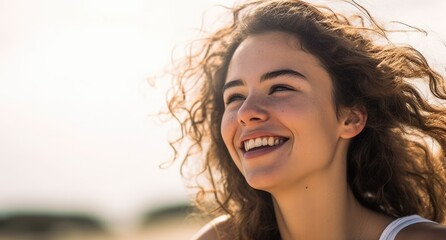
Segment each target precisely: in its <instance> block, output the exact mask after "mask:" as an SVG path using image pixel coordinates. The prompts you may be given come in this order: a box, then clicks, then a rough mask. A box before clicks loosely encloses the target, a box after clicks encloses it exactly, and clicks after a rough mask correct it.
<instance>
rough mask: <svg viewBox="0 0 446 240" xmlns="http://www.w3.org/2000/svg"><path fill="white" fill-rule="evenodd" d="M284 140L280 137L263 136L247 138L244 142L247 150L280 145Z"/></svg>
mask: <svg viewBox="0 0 446 240" xmlns="http://www.w3.org/2000/svg"><path fill="white" fill-rule="evenodd" d="M282 142H283V139H282V138H279V137H262V138H255V139H249V140H246V141H245V142H244V143H243V144H244V147H245V151H249V150H251V149H253V148H257V147H262V146H275V145H279V144H281V143H282Z"/></svg>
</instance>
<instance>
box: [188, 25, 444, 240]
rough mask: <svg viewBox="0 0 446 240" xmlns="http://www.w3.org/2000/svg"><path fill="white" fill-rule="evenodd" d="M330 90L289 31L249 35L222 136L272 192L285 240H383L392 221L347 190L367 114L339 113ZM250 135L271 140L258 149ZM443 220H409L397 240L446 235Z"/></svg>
mask: <svg viewBox="0 0 446 240" xmlns="http://www.w3.org/2000/svg"><path fill="white" fill-rule="evenodd" d="M332 89H333V88H332V80H331V78H330V76H329V74H328V73H327V71H326V70H325V69H324V68H323V67H322V65H321V64H320V62H319V61H318V59H317V58H316V57H314V56H313V55H311V54H309V53H307V52H305V51H303V50H302V48H301V46H300V43H299V40H298V39H296V38H295V37H294V36H291V35H289V34H287V33H283V32H268V33H263V34H259V35H254V36H250V37H248V38H247V39H246V40H245V41H243V42H242V44H241V45H240V46H239V47H238V49H237V50H236V52H235V53H234V55H233V58H232V59H231V63H230V65H229V69H228V74H227V79H226V87H225V89H224V101H225V104H226V108H225V113H224V115H223V119H222V136H223V140H224V142H225V144H226V147H227V148H228V150H229V153H230V154H231V157H232V159H233V161H234V163H235V164H236V165H237V166H238V168H239V169H240V171H241V172H242V174H243V175H244V176H245V178H246V180H247V182H248V183H249V184H250V185H251V187H253V188H256V189H261V190H265V191H268V192H269V193H271V195H272V197H273V202H274V209H275V214H276V218H277V223H278V227H279V230H280V233H281V236H282V239H283V240H300V239H315V240H317V239H321V240H322V239H335V240H336V239H339V240H346V239H348V240H363V239H364V240H367V239H370V240H372V239H375V240H377V239H379V237H380V236H381V233H382V232H383V230H384V229H385V227H386V226H387V225H388V224H389V223H390V222H391V221H393V220H394V219H392V218H390V217H388V216H385V215H382V214H379V213H377V212H373V211H371V210H368V209H366V208H365V207H363V206H362V205H361V204H360V203H359V202H358V201H357V200H356V198H355V197H354V196H353V193H352V192H351V191H350V189H349V186H348V184H347V172H346V161H347V157H346V156H347V150H348V146H349V142H350V140H351V139H352V138H353V137H355V136H356V135H358V134H359V133H360V132H361V131H362V130H363V128H364V126H365V124H366V121H367V113H366V112H365V111H364V110H362V109H360V108H352V109H347V108H345V109H342V111H341V113H342V114H341V116H339V117H338V116H337V115H336V112H335V109H334V104H333V99H332ZM270 138H271V139H272V140H271V139H270ZM258 139H260V140H258ZM265 139H266V140H265ZM251 140H253V142H255V141H261V140H263V141H266V142H268V141H270V142H271V141H272V142H273V143H272V144H271V143H268V144H266V145H265V143H266V142H264V143H263V145H264V147H261V148H260V147H259V148H255V147H252V146H251V145H250V144H253V143H249V141H251ZM254 140H255V141H254ZM256 144H257V143H256ZM247 146H248V147H247ZM251 147H252V148H251ZM247 149H248V150H247ZM210 226H211V227H210ZM438 226H439V225H436V224H431V223H427V224H426V223H423V224H416V225H413V226H410V227H408V228H406V229H404V230H403V231H402V232H401V233H400V234H399V235H398V236H399V237H398V238H397V240H400V239H426V238H428V239H445V236H446V228H444V227H438ZM227 228H228V226H227V225H226V223H225V221H224V220H220V221H216V222H214V223H212V225H209V226H208V227H207V228H206V229H205V230H204V231H202V232H201V233H200V234H198V235H197V236H196V237H195V238H194V239H233V237H234V236H229V235H222V234H221V232H225V229H227ZM219 233H220V234H219Z"/></svg>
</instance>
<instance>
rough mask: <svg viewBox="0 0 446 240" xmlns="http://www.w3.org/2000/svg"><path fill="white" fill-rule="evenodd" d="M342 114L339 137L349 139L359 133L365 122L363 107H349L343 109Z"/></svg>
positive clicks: (365, 116)
mask: <svg viewBox="0 0 446 240" xmlns="http://www.w3.org/2000/svg"><path fill="white" fill-rule="evenodd" d="M343 115H344V117H343V120H342V126H341V127H342V130H341V137H342V138H344V139H350V138H353V137H355V136H357V135H358V134H359V133H361V131H362V130H363V129H364V127H365V125H366V123H367V111H366V110H365V108H363V107H361V108H358V107H353V108H349V109H346V110H345V111H344V114H343Z"/></svg>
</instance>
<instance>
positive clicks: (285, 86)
mask: <svg viewBox="0 0 446 240" xmlns="http://www.w3.org/2000/svg"><path fill="white" fill-rule="evenodd" d="M279 88H280V89H281V90H277V89H279ZM294 90H295V89H294V88H292V87H290V86H287V85H282V84H278V85H273V86H272V87H271V89H270V91H269V94H273V93H274V92H277V91H279V92H281V91H294Z"/></svg>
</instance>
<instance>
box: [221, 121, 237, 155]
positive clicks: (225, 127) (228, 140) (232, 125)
mask: <svg viewBox="0 0 446 240" xmlns="http://www.w3.org/2000/svg"><path fill="white" fill-rule="evenodd" d="M236 124H237V118H236V116H235V114H233V113H231V112H225V113H224V114H223V116H222V121H221V136H222V138H223V141H224V142H225V145H226V147H227V148H228V150H229V152H230V153H231V155H232V154H233V151H234V148H233V139H234V135H235V131H236Z"/></svg>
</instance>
